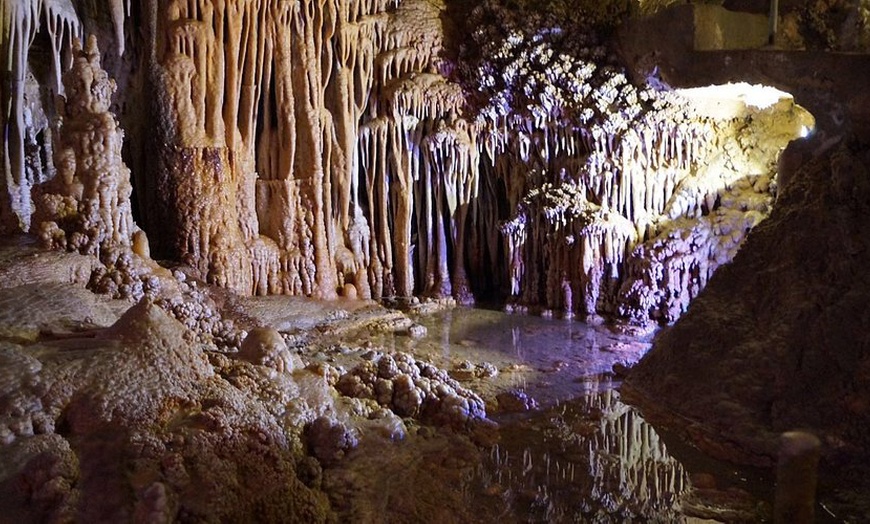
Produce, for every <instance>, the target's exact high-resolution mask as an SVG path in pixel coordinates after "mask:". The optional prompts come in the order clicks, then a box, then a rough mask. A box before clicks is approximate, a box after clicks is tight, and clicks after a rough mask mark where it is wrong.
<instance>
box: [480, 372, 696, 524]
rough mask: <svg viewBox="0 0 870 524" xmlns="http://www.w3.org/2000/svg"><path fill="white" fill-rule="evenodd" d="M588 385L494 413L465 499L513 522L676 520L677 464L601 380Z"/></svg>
mask: <svg viewBox="0 0 870 524" xmlns="http://www.w3.org/2000/svg"><path fill="white" fill-rule="evenodd" d="M596 386H597V387H594V388H592V389H591V390H590V391H588V392H587V393H586V394H584V395H582V396H580V397H578V398H576V399H573V400H571V401H568V402H562V403H560V404H559V405H555V406H552V407H550V408H549V409H545V410H543V411H540V412H535V413H528V414H526V415H524V416H516V415H512V416H504V417H497V418H498V419H499V422H500V424H501V442H500V443H499V444H498V445H497V446H494V447H493V448H492V449H490V450H489V452H488V454H487V456H486V457H485V458H484V460H483V462H482V463H481V464H480V465H479V466H478V467H477V468H476V470H475V473H474V477H473V478H472V479H469V481H470V483H471V484H472V485H473V486H474V488H473V490H474V492H475V493H476V494H475V495H474V496H473V497H472V499H473V502H474V503H477V504H480V505H481V506H482V507H485V508H487V512H488V514H489V515H491V516H493V517H495V516H498V518H499V519H506V520H508V521H515V522H590V521H591V522H613V521H625V520H643V521H646V520H653V521H673V520H675V519H676V520H679V501H680V498H681V496H683V495H685V494H686V493H687V491H688V488H689V481H688V475H687V473H686V471H685V469H684V468H683V466H682V465H681V464H680V463H679V462H678V461H677V460H675V459H674V458H673V457H671V456H670V455H669V453H668V450H667V447H666V446H665V444H664V443H663V442H662V440H661V439H660V438H659V436H658V434H657V433H656V432H655V430H654V429H653V428H652V427H651V426H650V425H649V424H647V423H646V422H645V421H644V420H643V418H642V417H641V416H640V415H639V414H638V413H637V412H636V411H635V410H633V409H632V408H631V407H629V406H627V405H626V404H623V403H622V402H621V401H620V400H619V395H618V393H617V392H616V391H615V390H614V389H613V387H612V386H613V385H612V384H611V383H610V381H609V380H605V381H604V382H603V383H599V384H596Z"/></svg>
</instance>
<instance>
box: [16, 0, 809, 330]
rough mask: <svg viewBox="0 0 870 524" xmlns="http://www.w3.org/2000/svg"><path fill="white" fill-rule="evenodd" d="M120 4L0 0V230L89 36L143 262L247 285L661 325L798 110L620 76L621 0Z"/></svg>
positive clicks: (763, 173)
mask: <svg viewBox="0 0 870 524" xmlns="http://www.w3.org/2000/svg"><path fill="white" fill-rule="evenodd" d="M121 4H122V3H119V2H112V3H109V4H107V5H106V6H96V5H93V4H92V3H87V2H75V1H61V0H52V1H46V0H29V1H28V2H24V3H15V4H14V5H12V6H11V7H9V8H7V9H6V10H5V11H4V12H3V15H4V18H3V20H4V22H3V24H4V25H3V27H4V39H3V46H4V51H9V53H8V56H10V57H12V61H11V62H10V63H9V64H8V66H9V67H8V70H9V73H8V75H10V78H11V79H12V80H13V81H12V82H9V83H6V84H4V85H8V86H10V87H9V88H8V89H7V91H6V92H4V93H3V95H4V97H5V99H6V100H8V101H9V107H10V108H11V109H10V111H9V112H8V113H5V114H4V119H5V120H4V123H3V124H4V128H5V129H6V130H7V133H8V135H7V136H9V137H10V138H9V140H7V141H6V142H4V144H5V147H4V154H3V158H4V160H5V162H4V172H5V174H6V176H5V185H4V189H5V191H4V192H3V194H4V195H5V198H4V200H3V202H2V206H0V208H2V213H3V217H5V218H4V220H3V224H4V227H5V230H6V231H7V232H9V231H28V230H29V231H31V232H34V231H38V230H39V227H41V226H40V224H35V225H34V224H31V219H32V216H33V203H32V202H33V198H32V195H31V193H32V191H31V188H32V187H34V186H39V185H41V184H43V183H45V182H47V181H48V180H50V179H52V178H54V177H55V174H56V169H55V167H54V163H53V162H52V160H51V159H52V156H53V154H52V149H53V148H54V147H55V146H54V144H55V143H56V142H57V141H58V137H57V136H54V135H56V134H57V132H58V131H57V129H58V127H57V126H56V125H55V124H54V122H55V121H56V119H57V116H58V114H57V112H56V111H55V110H54V109H53V105H54V100H53V99H54V96H55V95H56V94H63V85H62V84H61V83H60V82H59V81H58V80H57V79H58V78H60V76H61V72H62V71H63V70H65V69H67V68H69V66H70V64H71V63H72V57H73V53H72V47H71V46H72V39H73V37H83V36H84V35H85V34H89V35H97V36H98V37H99V41H100V45H101V48H102V50H103V51H102V53H103V65H104V66H105V67H106V68H107V70H108V71H109V74H110V75H111V76H113V77H116V78H117V80H116V82H117V85H118V86H119V92H118V95H117V96H116V97H115V102H114V104H113V105H112V109H113V110H114V111H115V112H116V113H118V119H119V121H120V122H121V124H122V126H124V127H125V129H127V136H126V145H125V149H124V152H125V153H124V156H125V159H126V162H127V165H129V166H130V169H131V171H132V177H133V186H134V188H135V191H134V194H133V207H134V208H135V209H136V213H137V217H138V222H139V226H140V227H141V228H142V229H143V230H144V231H145V232H147V235H148V240H150V248H151V252H152V254H153V256H154V257H155V258H166V259H172V260H176V261H180V262H182V263H184V264H186V265H188V266H191V267H192V268H194V269H195V270H197V271H198V272H199V274H201V275H202V276H203V277H204V278H206V279H207V280H208V281H210V282H212V283H215V284H219V285H221V286H224V287H226V288H229V289H232V290H234V291H236V292H239V293H243V294H268V293H285V294H295V295H306V296H316V297H323V298H333V297H336V296H339V295H343V296H349V297H361V298H381V297H388V296H405V297H407V296H410V295H413V294H421V295H427V296H433V297H447V296H452V297H454V298H456V299H458V300H460V301H462V302H471V301H473V300H475V299H476V298H478V297H483V296H496V297H500V298H507V300H508V301H509V302H511V303H512V304H515V305H516V306H518V307H522V308H533V309H537V310H539V311H543V312H554V313H556V314H560V315H563V316H573V315H581V316H587V317H594V316H596V315H598V314H610V315H621V316H623V317H626V318H631V319H633V320H637V321H641V322H644V321H648V320H650V319H654V320H657V321H661V322H671V321H673V320H674V319H675V318H676V317H678V316H679V315H680V314H681V313H682V312H683V311H685V309H686V307H687V305H688V301H689V300H691V298H693V297H694V296H696V295H697V293H698V292H699V291H700V290H701V289H702V288H703V287H704V285H705V283H706V280H707V279H708V278H709V276H710V275H711V274H712V272H714V271H715V269H716V268H717V267H718V266H719V265H721V264H722V263H725V262H727V261H728V260H730V257H731V256H733V253H734V252H735V251H736V249H737V247H739V245H740V243H741V242H742V239H743V237H745V234H746V232H747V231H748V230H749V229H751V227H753V226H754V225H755V224H756V223H757V222H758V221H759V220H760V219H761V218H763V216H764V215H766V213H767V212H768V207H769V203H770V202H771V199H772V198H773V195H774V192H775V187H776V186H775V184H772V183H770V182H771V181H772V180H773V178H774V177H775V162H776V157H777V156H778V154H779V151H780V150H781V148H782V147H784V145H785V143H787V142H788V140H790V139H791V138H793V137H794V136H796V133H797V132H798V130H799V128H800V127H801V125H802V124H801V123H800V121H801V118H803V117H801V116H800V111H798V110H796V109H794V106H793V104H791V105H790V103H789V102H786V103H785V105H783V106H779V107H778V108H776V109H766V108H755V109H751V108H748V109H746V110H745V111H741V112H738V113H735V114H731V115H727V117H715V116H711V115H709V114H705V113H704V112H703V110H699V109H698V108H697V107H696V105H697V104H695V103H694V102H693V101H691V100H689V99H687V98H685V97H683V96H681V95H679V94H676V93H673V92H668V91H665V90H662V88H661V86H658V87H657V86H656V85H655V79H654V78H653V79H645V82H647V84H646V85H644V82H632V81H630V80H629V77H628V76H627V75H626V74H625V72H624V70H623V68H622V66H620V65H619V61H618V60H617V58H616V55H615V54H614V52H613V49H612V48H611V47H610V46H609V45H608V42H607V40H606V32H607V25H606V23H605V22H602V20H606V21H607V23H609V24H612V23H613V20H615V19H617V18H618V17H620V16H622V15H623V14H625V13H624V9H623V10H621V9H622V8H619V9H617V8H616V7H615V5H616V4H615V3H607V4H601V5H599V6H598V7H597V8H596V9H597V11H596V10H593V11H594V13H593V14H594V15H595V16H592V15H590V16H587V15H586V14H584V13H586V11H580V12H572V11H571V10H570V9H567V7H568V6H569V4H565V3H560V2H551V3H550V4H553V5H552V6H551V5H550V4H547V5H546V6H545V7H546V9H535V8H534V6H524V7H522V8H520V7H517V6H514V7H508V6H505V5H502V4H501V3H499V2H495V1H492V2H485V3H483V4H481V5H480V6H477V7H476V8H474V9H469V8H462V9H459V8H458V7H457V6H455V5H452V4H450V3H446V4H445V3H439V2H427V1H422V0H405V1H403V2H388V1H375V0H366V1H363V0H325V1H313V0H312V1H305V2H296V3H285V2H277V1H274V2H273V1H267V0H234V1H231V2H213V1H206V0H203V1H199V2H179V1H166V0H147V1H145V0H143V1H140V2H132V3H130V4H123V5H121ZM563 4H564V5H563ZM662 5H664V4H662ZM100 7H107V8H106V9H100ZM637 7H639V8H642V9H647V10H652V9H654V8H658V7H660V6H659V5H658V4H655V5H646V4H644V5H640V4H639V5H638V6H637ZM25 8H26V9H25ZM557 8H559V9H557ZM560 9H561V10H560ZM460 12H461V13H460ZM457 13H460V14H459V15H457ZM596 17H597V18H596ZM578 35H583V36H582V37H580V36H578ZM774 113H777V114H779V116H777V117H776V119H781V120H782V129H781V130H776V131H774V132H773V133H772V134H771V135H770V136H763V137H762V134H761V131H762V129H761V128H762V127H764V126H765V125H766V126H767V127H768V128H771V126H770V125H769V122H770V121H771V120H770V118H769V117H771V115H773V114H774ZM776 119H774V120H776ZM765 121H767V122H768V124H763V123H762V124H759V122H765ZM770 130H771V129H768V131H770ZM748 137H749V138H748ZM751 137H757V138H751ZM729 144H732V145H729ZM747 151H755V153H754V154H756V155H757V156H756V157H755V158H749V156H747V155H746V152H747ZM741 180H743V181H742V182H739V181H741ZM759 181H761V182H760V183H759ZM738 182H739V183H738ZM747 199H748V201H750V202H751V204H750V205H746V203H745V201H746V200H747ZM725 222H727V223H728V225H727V226H726V227H722V224H723V223H725ZM687 239H688V240H687Z"/></svg>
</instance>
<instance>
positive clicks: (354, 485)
mask: <svg viewBox="0 0 870 524" xmlns="http://www.w3.org/2000/svg"><path fill="white" fill-rule="evenodd" d="M417 320H418V322H420V323H421V324H423V325H425V326H426V327H427V334H426V336H425V337H422V338H418V339H413V338H410V337H407V336H384V338H382V339H378V340H375V341H374V342H376V343H377V344H379V345H382V346H383V347H384V348H385V349H387V350H388V351H405V352H409V353H412V354H414V356H415V357H416V358H418V359H421V360H428V361H430V362H432V363H434V364H436V365H438V366H440V367H442V368H445V369H448V370H451V369H452V370H455V369H457V368H461V367H462V366H463V365H465V366H466V367H469V365H478V364H480V363H488V364H491V366H490V367H491V368H493V367H494V368H496V369H498V371H499V372H498V374H497V375H495V376H487V377H485V378H480V377H478V378H469V379H468V380H466V381H464V382H463V385H464V386H465V387H468V388H470V389H472V390H474V391H475V392H477V393H478V394H480V395H481V396H482V397H483V398H484V399H485V400H486V402H487V410H488V415H489V417H490V418H491V419H492V420H493V421H494V422H496V423H497V424H498V430H497V432H496V433H497V438H496V439H493V440H494V441H493V442H486V443H484V444H481V443H480V442H477V444H476V445H474V444H471V443H470V442H469V441H468V439H467V438H462V437H460V436H456V435H453V434H451V432H449V431H440V430H431V429H429V428H426V430H425V431H423V430H421V431H418V432H416V433H414V432H412V433H413V435H412V436H411V437H410V438H408V439H407V441H405V442H401V443H391V444H388V445H383V444H377V443H375V444H369V445H364V446H362V447H361V448H360V449H359V450H357V451H356V452H355V453H353V454H352V455H351V456H350V457H348V460H347V461H346V462H345V463H344V464H343V465H342V466H341V467H340V468H338V469H337V470H335V471H330V472H327V473H326V476H325V479H326V480H325V482H326V484H327V487H328V488H329V489H331V490H332V491H333V493H338V494H339V495H337V496H336V495H334V496H333V499H334V502H337V506H338V507H339V509H340V511H342V513H343V515H344V516H345V517H346V518H347V519H348V520H349V521H354V522H687V521H694V522H698V521H702V520H698V517H706V518H710V517H718V518H726V517H730V518H728V519H727V520H734V519H739V520H759V519H763V517H764V514H765V513H767V510H768V509H769V508H768V505H767V503H766V502H765V500H763V499H764V498H765V494H764V493H761V494H759V490H758V489H754V488H753V482H754V479H752V478H749V477H750V476H751V475H750V474H747V473H745V472H741V471H737V470H734V469H733V468H729V467H728V466H726V465H723V464H719V463H717V462H715V461H712V460H710V459H707V458H705V457H703V456H702V455H700V454H699V453H697V452H696V451H694V450H692V449H691V448H688V447H686V446H682V445H678V444H677V445H678V446H679V447H681V448H682V450H681V453H680V454H679V455H680V456H679V458H678V457H677V456H676V454H674V453H673V452H672V450H671V449H670V448H669V444H668V443H667V442H666V440H667V439H666V438H664V437H663V435H661V434H660V433H659V432H657V431H656V429H655V428H654V427H653V426H651V425H650V424H648V423H647V422H646V421H645V420H644V418H643V416H642V415H641V414H640V413H639V412H638V411H637V410H636V409H635V408H633V407H631V406H629V405H627V404H625V403H623V402H622V401H621V400H620V395H619V391H618V386H619V381H618V379H617V378H616V377H615V376H614V374H613V373H612V369H613V368H614V365H616V366H617V367H618V366H621V365H626V366H630V365H631V364H633V363H634V362H636V361H637V360H638V359H639V358H640V357H641V356H642V355H643V354H644V353H645V352H646V351H647V350H648V349H649V347H650V341H651V340H650V337H632V336H627V335H622V334H618V333H614V332H612V331H611V330H609V329H608V328H607V327H604V326H588V325H586V324H583V323H580V322H576V321H561V320H551V319H543V318H539V317H534V316H523V315H508V314H505V313H503V312H500V311H489V310H483V309H454V310H449V311H443V312H439V313H436V314H432V315H426V316H421V317H419V318H418V319H417ZM506 394H507V395H508V396H509V398H510V399H517V398H519V399H523V400H524V401H525V402H524V403H523V402H519V403H517V402H511V403H508V402H506V401H505V400H504V399H505V395H506ZM693 479H701V480H702V482H703V484H704V486H703V487H704V489H703V490H698V489H695V488H694V487H693ZM759 484H760V485H762V486H763V485H764V482H761V483H759ZM750 490H751V491H754V492H755V495H750V494H749V491H750ZM761 491H763V488H761ZM705 493H706V497H705V496H704V494H705ZM336 498H338V499H340V500H335V499H336ZM713 499H715V502H711V500H713Z"/></svg>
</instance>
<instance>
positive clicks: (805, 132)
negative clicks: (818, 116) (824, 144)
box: [801, 126, 812, 138]
mask: <svg viewBox="0 0 870 524" xmlns="http://www.w3.org/2000/svg"><path fill="white" fill-rule="evenodd" d="M811 131H812V129H810V128H809V127H807V126H801V138H806V137H808V136H810V132H811Z"/></svg>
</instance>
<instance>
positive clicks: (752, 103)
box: [676, 82, 794, 118]
mask: <svg viewBox="0 0 870 524" xmlns="http://www.w3.org/2000/svg"><path fill="white" fill-rule="evenodd" d="M676 92H677V93H678V94H679V95H681V96H682V97H684V98H686V99H688V100H689V101H691V102H693V105H694V106H696V107H697V108H699V109H700V110H701V112H702V113H707V114H709V115H710V116H714V117H720V118H727V117H728V116H729V115H730V116H738V115H740V114H741V113H743V112H745V111H747V110H764V109H767V108H770V107H772V106H774V105H776V104H778V103H779V102H782V101H784V100H786V101H789V102H792V103H793V102H794V97H792V96H791V95H790V94H789V93H786V92H785V91H780V90H779V89H777V88H775V87H770V86H765V85H760V84H747V83H746V82H740V83H736V84H723V85H714V86H707V87H695V88H691V89H677V90H676Z"/></svg>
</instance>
